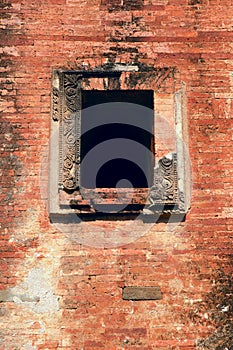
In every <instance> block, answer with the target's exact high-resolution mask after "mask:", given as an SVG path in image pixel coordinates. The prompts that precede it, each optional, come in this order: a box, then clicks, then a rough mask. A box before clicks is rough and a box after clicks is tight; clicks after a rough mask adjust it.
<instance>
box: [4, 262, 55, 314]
mask: <svg viewBox="0 0 233 350" xmlns="http://www.w3.org/2000/svg"><path fill="white" fill-rule="evenodd" d="M1 299H2V301H13V302H15V303H16V304H18V305H21V306H24V307H28V308H31V309H32V310H33V311H34V312H36V313H53V312H55V311H58V310H59V304H58V297H56V296H55V295H54V292H53V288H52V286H51V284H50V283H49V281H48V276H47V275H46V273H45V270H43V269H32V270H31V271H30V272H29V274H28V276H27V277H26V279H25V281H24V282H23V283H21V284H20V285H18V286H16V287H14V288H11V289H8V290H7V291H4V295H1V294H0V300H1ZM3 299H4V300H3Z"/></svg>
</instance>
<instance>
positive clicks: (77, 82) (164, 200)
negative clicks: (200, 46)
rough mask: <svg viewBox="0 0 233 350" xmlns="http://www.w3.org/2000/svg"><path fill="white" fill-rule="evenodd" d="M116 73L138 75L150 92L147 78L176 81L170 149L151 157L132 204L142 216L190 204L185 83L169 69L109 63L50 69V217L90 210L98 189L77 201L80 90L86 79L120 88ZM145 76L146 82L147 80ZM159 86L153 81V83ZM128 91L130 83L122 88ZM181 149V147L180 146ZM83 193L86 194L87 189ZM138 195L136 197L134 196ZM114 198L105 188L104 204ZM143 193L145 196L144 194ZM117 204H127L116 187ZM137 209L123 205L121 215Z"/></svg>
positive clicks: (179, 211) (182, 208) (124, 194)
mask: <svg viewBox="0 0 233 350" xmlns="http://www.w3.org/2000/svg"><path fill="white" fill-rule="evenodd" d="M122 74H129V75H130V77H131V80H132V81H133V80H135V79H137V74H140V77H143V79H144V82H145V84H144V86H145V87H144V89H148V90H151V78H148V77H151V76H153V74H154V76H156V81H157V82H162V81H164V80H165V79H166V77H168V76H169V75H170V76H173V79H174V81H175V84H176V89H175V91H174V119H175V138H176V152H173V153H170V154H169V155H167V156H163V157H162V158H161V159H159V160H157V161H155V162H154V163H155V167H154V176H153V183H152V186H151V187H150V188H148V192H147V194H141V193H142V192H143V191H140V189H134V190H135V193H136V196H137V197H140V195H141V202H140V200H139V202H138V203H136V204H138V205H139V206H140V204H141V205H142V206H143V207H144V209H143V214H152V215H153V214H160V215H161V214H165V215H167V214H185V213H187V211H188V209H189V206H190V165H189V157H188V154H187V153H188V152H187V147H188V133H187V117H186V91H185V84H184V83H183V82H182V81H181V80H180V78H179V72H178V71H177V69H176V68H175V67H168V68H154V70H153V74H152V73H151V72H149V74H148V71H147V70H146V69H145V70H144V69H143V68H139V67H138V66H137V65H121V64H118V65H113V66H111V67H104V68H103V67H101V68H98V69H93V70H63V69H56V70H54V71H53V74H52V94H51V105H52V108H51V137H50V165H49V215H50V217H52V216H53V218H54V217H56V216H59V215H67V214H72V213H77V214H96V210H95V209H94V208H93V205H92V198H93V196H95V195H96V194H97V198H98V196H99V195H100V194H102V193H103V192H104V189H95V190H86V193H85V199H83V196H82V191H83V189H81V187H80V182H79V180H80V162H81V152H80V147H81V141H80V137H81V91H82V89H83V87H84V85H86V86H87V85H88V84H89V83H88V81H97V85H98V81H100V80H101V82H103V84H104V85H105V88H106V89H112V90H117V89H121V86H120V85H121V76H122ZM147 80H148V82H147ZM157 86H159V83H157ZM124 88H125V89H131V88H132V87H131V85H130V84H129V85H128V86H126V87H124ZM185 145H186V146H187V147H186V146H185ZM88 191H89V192H88ZM139 193H140V195H139V196H138V194H139ZM115 196H116V190H115V189H110V190H109V191H108V195H107V197H106V198H105V199H102V201H101V203H98V204H103V205H104V204H106V203H108V205H109V200H111V198H113V197H115ZM145 196H146V198H145ZM120 197H121V199H120V202H119V204H124V202H125V203H126V202H127V189H122V191H121V196H120ZM133 212H134V213H135V212H140V213H141V209H137V205H134V206H128V207H127V209H126V210H125V211H123V213H133Z"/></svg>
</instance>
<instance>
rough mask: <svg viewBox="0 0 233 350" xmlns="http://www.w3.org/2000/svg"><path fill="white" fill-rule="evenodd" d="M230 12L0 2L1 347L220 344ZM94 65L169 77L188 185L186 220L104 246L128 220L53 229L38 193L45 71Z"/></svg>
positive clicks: (230, 185) (231, 94)
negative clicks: (174, 81) (185, 139)
mask: <svg viewBox="0 0 233 350" xmlns="http://www.w3.org/2000/svg"><path fill="white" fill-rule="evenodd" d="M232 15H233V2H232V1H231V0H221V1H220V0H179V1H177V0H176V1H175V0H144V1H142V0H140V1H115V0H114V1H103V0H102V1H101V0H85V1H84V0H79V1H78V0H37V1H32V0H31V1H29V0H21V1H18V0H3V1H2V3H1V18H2V25H1V43H2V47H1V49H0V50H1V73H0V74H1V93H2V95H1V99H2V104H1V112H2V116H1V160H0V163H1V170H0V171H1V175H2V180H1V192H0V199H1V200H0V205H1V214H2V215H1V218H0V221H1V240H0V289H1V292H0V324H1V331H0V349H7V350H8V349H12V350H13V349H20V350H21V349H25V350H26V349H38V350H42V349H44V350H45V349H66V350H74V349H79V350H81V349H85V350H88V349H112V350H114V349H140V350H143V349H159V350H171V349H172V350H175V349H176V350H177V349H182V350H187V349H189V350H191V349H196V348H198V349H218V350H223V349H232V278H231V273H232V228H233V210H232V194H233V177H232V160H233V156H232V130H233V125H232V106H233V102H232V101H233V100H232V98H233V60H232V38H233V34H232ZM106 63H130V64H138V65H144V66H150V67H151V66H152V67H153V66H154V67H157V68H158V67H161V68H163V67H176V68H177V70H178V71H179V72H180V78H181V80H182V81H183V82H184V84H185V85H186V97H187V118H188V133H189V153H190V161H191V167H192V179H193V186H192V203H191V209H190V211H189V213H188V215H187V217H186V220H185V221H183V222H181V223H179V224H174V225H173V226H172V225H167V224H166V223H164V222H162V223H157V224H155V225H149V226H148V225H147V224H145V225H144V226H143V225H141V226H140V227H137V229H138V231H140V230H144V234H143V235H141V234H139V235H138V239H137V240H135V239H132V240H131V242H130V243H129V244H124V245H122V244H119V245H118V244H115V245H114V246H113V247H111V246H110V247H107V248H103V245H104V243H103V242H105V240H106V238H108V237H110V240H111V242H112V241H114V243H117V240H118V239H119V237H123V236H124V233H125V230H126V229H125V225H126V223H125V222H124V221H96V222H82V223H81V224H80V225H79V226H78V229H77V232H76V235H75V236H73V235H72V232H64V230H62V228H61V227H57V226H56V225H53V224H52V223H50V221H49V218H48V214H47V208H46V196H47V189H46V186H47V163H48V144H49V138H50V130H49V129H50V93H51V76H52V69H59V68H64V69H78V68H80V67H87V68H94V67H99V66H101V65H103V64H106ZM128 224H129V225H130V224H132V230H135V229H136V228H135V225H134V224H133V223H132V222H131V223H128ZM129 227H130V226H129ZM127 230H128V231H127V232H129V229H127ZM124 286H156V287H160V288H161V291H162V295H163V297H162V299H161V300H152V301H128V300H123V299H122V288H123V287H124Z"/></svg>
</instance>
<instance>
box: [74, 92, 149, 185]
mask: <svg viewBox="0 0 233 350" xmlns="http://www.w3.org/2000/svg"><path fill="white" fill-rule="evenodd" d="M153 124H154V117H153V91H152V90H103V91H102V90H85V91H82V115H81V169H80V174H81V175H80V183H81V186H82V187H85V188H115V187H119V188H129V187H133V188H146V187H150V186H151V185H152V178H153V167H154V151H153V148H154V136H153Z"/></svg>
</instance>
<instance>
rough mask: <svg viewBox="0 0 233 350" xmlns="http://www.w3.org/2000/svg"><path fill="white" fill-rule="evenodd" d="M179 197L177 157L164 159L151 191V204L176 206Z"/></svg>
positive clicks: (159, 166)
mask: <svg viewBox="0 0 233 350" xmlns="http://www.w3.org/2000/svg"><path fill="white" fill-rule="evenodd" d="M177 197H178V180H177V157H176V154H175V153H173V154H172V157H171V158H170V157H169V158H168V157H163V158H162V159H160V160H159V162H158V166H157V167H156V169H155V173H154V184H153V186H152V187H151V189H150V194H149V198H148V199H149V202H150V203H151V204H152V205H156V204H163V205H169V204H176V203H177Z"/></svg>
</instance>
